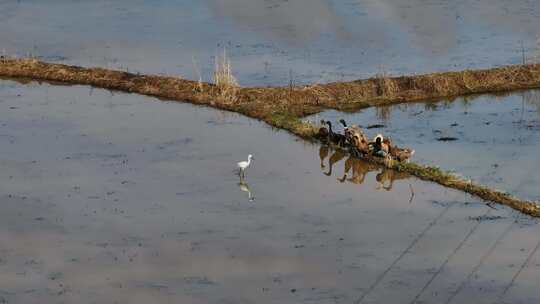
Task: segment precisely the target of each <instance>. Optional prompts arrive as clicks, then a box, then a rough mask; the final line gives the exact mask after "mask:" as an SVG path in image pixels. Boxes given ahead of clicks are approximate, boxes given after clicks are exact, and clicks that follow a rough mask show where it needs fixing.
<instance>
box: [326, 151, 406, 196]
mask: <svg viewBox="0 0 540 304" xmlns="http://www.w3.org/2000/svg"><path fill="white" fill-rule="evenodd" d="M328 154H329V150H328V147H326V146H322V147H321V148H320V149H319V159H320V163H321V169H324V168H325V166H324V161H325V160H326V157H327V156H328ZM345 156H346V153H344V152H343V151H340V150H337V151H334V152H333V153H332V155H331V156H330V158H329V159H328V170H327V172H324V171H323V173H324V174H325V175H327V176H331V175H332V170H333V167H334V165H335V164H336V163H338V162H339V161H341V160H342V159H343V158H345ZM379 170H380V172H379V173H377V175H376V177H375V179H376V181H377V188H376V189H377V190H381V189H384V190H386V191H390V190H392V187H393V186H394V182H395V181H397V180H403V179H407V178H410V174H408V173H404V172H399V171H396V170H392V169H388V168H385V167H381V166H379V165H377V164H374V163H371V162H368V161H365V160H362V159H359V158H356V157H354V156H349V157H348V158H347V160H345V164H344V170H343V176H342V177H341V178H337V180H338V181H339V182H340V183H344V182H345V181H348V182H350V183H353V184H358V185H359V184H362V183H363V182H364V180H365V178H366V176H367V175H368V173H369V172H375V171H379Z"/></svg>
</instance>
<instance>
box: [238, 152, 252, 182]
mask: <svg viewBox="0 0 540 304" xmlns="http://www.w3.org/2000/svg"><path fill="white" fill-rule="evenodd" d="M252 160H254V158H253V155H251V154H250V155H249V156H248V160H247V161H241V162H239V163H237V164H236V165H237V166H238V169H239V171H238V174H239V175H240V176H241V177H244V176H245V175H246V169H247V168H248V167H249V165H251V161H252Z"/></svg>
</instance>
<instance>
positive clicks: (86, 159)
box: [0, 81, 540, 303]
mask: <svg viewBox="0 0 540 304" xmlns="http://www.w3.org/2000/svg"><path fill="white" fill-rule="evenodd" d="M0 147H1V149H0V206H1V208H2V209H1V210H2V211H1V212H0V302H4V303H5V302H7V303H44V302H47V303H56V302H66V303H104V302H117V303H154V302H160V303H163V302H173V303H180V302H181V303H354V302H356V303H408V302H413V301H415V300H417V301H418V302H422V303H494V302H509V303H536V302H538V301H539V300H540V298H539V294H538V292H537V282H538V280H539V279H540V252H539V251H538V250H537V248H538V244H539V242H540V237H539V235H540V233H539V232H540V225H539V222H538V220H536V219H531V218H529V217H527V216H523V215H520V214H519V213H516V212H514V211H512V210H509V209H508V208H504V207H501V206H496V207H494V208H496V209H493V208H492V207H489V206H487V205H485V203H483V202H479V201H477V200H476V199H474V198H471V197H469V196H468V195H465V194H463V193H461V192H457V191H454V190H448V189H445V188H442V187H440V186H437V185H435V184H431V183H426V182H422V181H418V180H416V179H414V178H410V177H407V176H404V175H401V174H398V173H395V172H392V171H384V170H381V169H380V168H376V167H373V166H371V165H369V164H365V163H362V162H360V161H357V160H353V159H349V158H348V156H347V155H344V154H340V153H339V152H338V153H336V152H333V151H330V150H328V149H326V148H325V147H322V148H321V147H318V146H312V145H310V144H306V143H304V142H302V141H297V140H295V139H294V138H293V137H291V136H290V135H288V134H287V133H285V132H276V131H274V130H272V129H270V128H268V127H266V126H265V125H264V124H262V123H260V122H257V121H253V120H250V119H247V118H245V117H242V116H240V115H236V114H232V113H227V112H220V111H216V110H213V109H209V108H203V107H196V106H192V105H188V104H181V103H170V102H163V101H158V100H156V99H153V98H149V97H143V96H138V95H130V94H120V93H115V92H108V91H104V90H97V89H94V90H93V89H90V88H88V87H84V86H70V87H62V86H51V85H46V84H43V85H38V84H35V83H30V84H26V85H21V84H18V83H15V82H12V81H1V82H0ZM249 153H252V154H254V156H255V161H254V163H253V166H252V167H251V168H249V170H248V172H247V177H246V179H245V181H244V182H241V181H240V180H239V178H238V176H237V175H236V174H235V172H233V170H234V165H235V163H236V162H237V161H240V160H243V159H245V158H246V157H247V154H249ZM420 155H421V154H420ZM247 190H249V192H250V193H248V192H247Z"/></svg>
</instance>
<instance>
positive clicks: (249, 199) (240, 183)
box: [238, 176, 255, 202]
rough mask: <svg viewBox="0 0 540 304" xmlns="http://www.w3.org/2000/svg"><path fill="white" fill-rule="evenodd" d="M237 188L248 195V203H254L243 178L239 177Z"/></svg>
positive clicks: (253, 197)
mask: <svg viewBox="0 0 540 304" xmlns="http://www.w3.org/2000/svg"><path fill="white" fill-rule="evenodd" d="M238 187H239V188H240V190H242V191H244V192H246V193H247V195H248V201H250V202H253V201H255V196H253V194H252V193H251V190H250V189H249V185H248V184H247V182H246V180H245V179H244V177H242V176H240V182H239V183H238Z"/></svg>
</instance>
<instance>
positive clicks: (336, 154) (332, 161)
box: [323, 150, 345, 176]
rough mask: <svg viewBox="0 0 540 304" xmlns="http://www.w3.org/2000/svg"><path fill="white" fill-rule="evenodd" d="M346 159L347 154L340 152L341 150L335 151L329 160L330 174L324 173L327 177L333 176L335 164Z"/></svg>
mask: <svg viewBox="0 0 540 304" xmlns="http://www.w3.org/2000/svg"><path fill="white" fill-rule="evenodd" d="M344 157H345V153H344V152H343V151H340V150H336V151H334V153H333V154H332V156H330V159H328V167H329V168H328V172H323V173H324V174H325V175H327V176H331V175H332V168H333V167H334V164H335V163H337V162H339V161H340V160H342V159H343V158H344Z"/></svg>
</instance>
